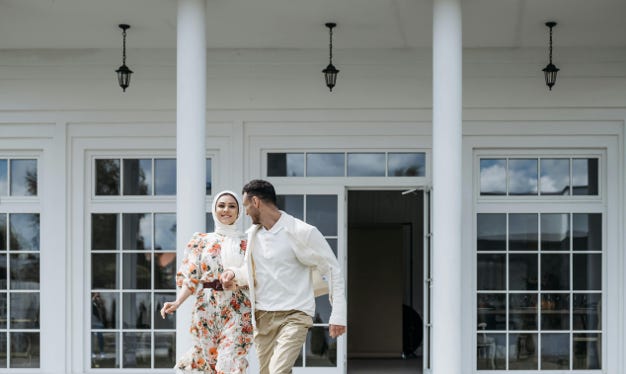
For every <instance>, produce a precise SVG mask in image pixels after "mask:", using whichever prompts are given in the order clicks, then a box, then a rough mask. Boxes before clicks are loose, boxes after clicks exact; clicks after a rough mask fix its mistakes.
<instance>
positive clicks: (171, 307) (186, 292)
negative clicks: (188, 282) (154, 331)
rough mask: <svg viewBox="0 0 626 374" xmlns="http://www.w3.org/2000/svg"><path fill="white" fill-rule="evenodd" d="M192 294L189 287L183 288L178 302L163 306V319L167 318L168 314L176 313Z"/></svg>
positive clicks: (167, 303)
mask: <svg viewBox="0 0 626 374" xmlns="http://www.w3.org/2000/svg"><path fill="white" fill-rule="evenodd" d="M191 294H192V292H191V290H190V289H189V288H188V287H187V286H182V287H181V289H180V292H179V294H178V298H176V300H174V301H171V302H166V303H164V304H163V308H161V317H163V318H165V316H166V315H167V314H171V313H174V312H175V311H176V309H178V308H179V307H180V306H181V305H182V303H184V302H185V300H187V298H188V297H189V296H191Z"/></svg>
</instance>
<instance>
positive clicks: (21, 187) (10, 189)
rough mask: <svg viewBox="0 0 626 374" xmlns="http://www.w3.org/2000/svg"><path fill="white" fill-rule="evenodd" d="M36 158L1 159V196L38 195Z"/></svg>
mask: <svg viewBox="0 0 626 374" xmlns="http://www.w3.org/2000/svg"><path fill="white" fill-rule="evenodd" d="M38 179H39V177H38V172H37V160H36V159H21V158H11V159H9V158H3V159H0V196H37V189H38V184H39V180H38Z"/></svg>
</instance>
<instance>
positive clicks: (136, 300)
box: [122, 292, 152, 329]
mask: <svg viewBox="0 0 626 374" xmlns="http://www.w3.org/2000/svg"><path fill="white" fill-rule="evenodd" d="M150 310H152V307H151V303H150V293H148V292H136V293H130V292H125V293H124V294H123V299H122V316H123V318H124V320H123V324H124V325H123V326H124V328H126V329H149V328H150V326H151V324H150V319H151V316H150Z"/></svg>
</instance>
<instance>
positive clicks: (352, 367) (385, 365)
mask: <svg viewBox="0 0 626 374" xmlns="http://www.w3.org/2000/svg"><path fill="white" fill-rule="evenodd" d="M383 373H384V374H422V358H421V357H417V358H410V359H406V360H404V359H401V358H398V359H393V358H390V359H350V360H348V374H383Z"/></svg>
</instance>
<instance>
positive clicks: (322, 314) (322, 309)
mask: <svg viewBox="0 0 626 374" xmlns="http://www.w3.org/2000/svg"><path fill="white" fill-rule="evenodd" d="M330 312H331V306H330V301H329V300H328V295H322V296H318V297H316V298H315V317H314V318H313V323H328V319H329V318H330Z"/></svg>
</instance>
